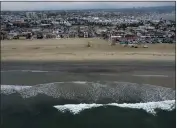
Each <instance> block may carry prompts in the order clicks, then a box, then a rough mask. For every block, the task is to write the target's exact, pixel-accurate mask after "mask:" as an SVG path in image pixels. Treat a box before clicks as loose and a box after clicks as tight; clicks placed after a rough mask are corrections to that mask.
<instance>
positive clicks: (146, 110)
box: [1, 81, 176, 128]
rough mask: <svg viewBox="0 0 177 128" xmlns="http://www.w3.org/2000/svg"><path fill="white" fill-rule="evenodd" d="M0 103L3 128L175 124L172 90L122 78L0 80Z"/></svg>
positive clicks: (125, 127)
mask: <svg viewBox="0 0 177 128" xmlns="http://www.w3.org/2000/svg"><path fill="white" fill-rule="evenodd" d="M1 105H2V106H1V112H2V117H3V127H6V128H11V127H22V126H23V127H33V128H39V127H42V128H49V127H52V126H53V127H65V128H70V127H77V128H81V127H82V128H83V127H85V126H86V128H89V127H92V128H97V127H101V128H107V127H112V128H113V127H121V128H127V127H132V128H137V127H154V126H157V127H160V128H168V127H170V128H173V127H175V123H176V120H175V110H176V108H175V107H176V106H175V90H173V89H170V88H164V87H159V86H154V85H147V84H142V85H141V84H136V83H128V82H116V81H115V82H109V81H106V82H87V81H71V82H53V83H46V84H39V85H33V86H27V85H26V86H25V85H1ZM68 122H69V123H68ZM127 122H128V123H127Z"/></svg>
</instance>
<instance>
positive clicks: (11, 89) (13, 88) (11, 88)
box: [1, 85, 32, 95]
mask: <svg viewBox="0 0 177 128" xmlns="http://www.w3.org/2000/svg"><path fill="white" fill-rule="evenodd" d="M31 87H32V86H23V85H1V93H2V94H6V95H9V94H13V93H18V92H20V91H24V90H26V89H29V88H31Z"/></svg>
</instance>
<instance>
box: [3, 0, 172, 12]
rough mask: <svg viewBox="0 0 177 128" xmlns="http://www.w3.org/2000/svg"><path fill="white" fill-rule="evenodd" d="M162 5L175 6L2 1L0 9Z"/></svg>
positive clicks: (144, 3) (103, 7)
mask: <svg viewBox="0 0 177 128" xmlns="http://www.w3.org/2000/svg"><path fill="white" fill-rule="evenodd" d="M4 1H6V0H4ZM31 1H32V0H31ZM43 1H44V0H43ZM48 1H49V0H48ZM164 5H173V6H175V2H130V1H129V2H2V3H1V9H2V10H49V9H53V10H63V9H111V8H130V7H149V6H164Z"/></svg>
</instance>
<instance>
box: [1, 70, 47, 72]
mask: <svg viewBox="0 0 177 128" xmlns="http://www.w3.org/2000/svg"><path fill="white" fill-rule="evenodd" d="M1 72H50V71H44V70H2V71H1Z"/></svg>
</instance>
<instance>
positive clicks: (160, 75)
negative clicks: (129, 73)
mask: <svg viewBox="0 0 177 128" xmlns="http://www.w3.org/2000/svg"><path fill="white" fill-rule="evenodd" d="M133 76H139V77H168V75H133Z"/></svg>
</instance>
